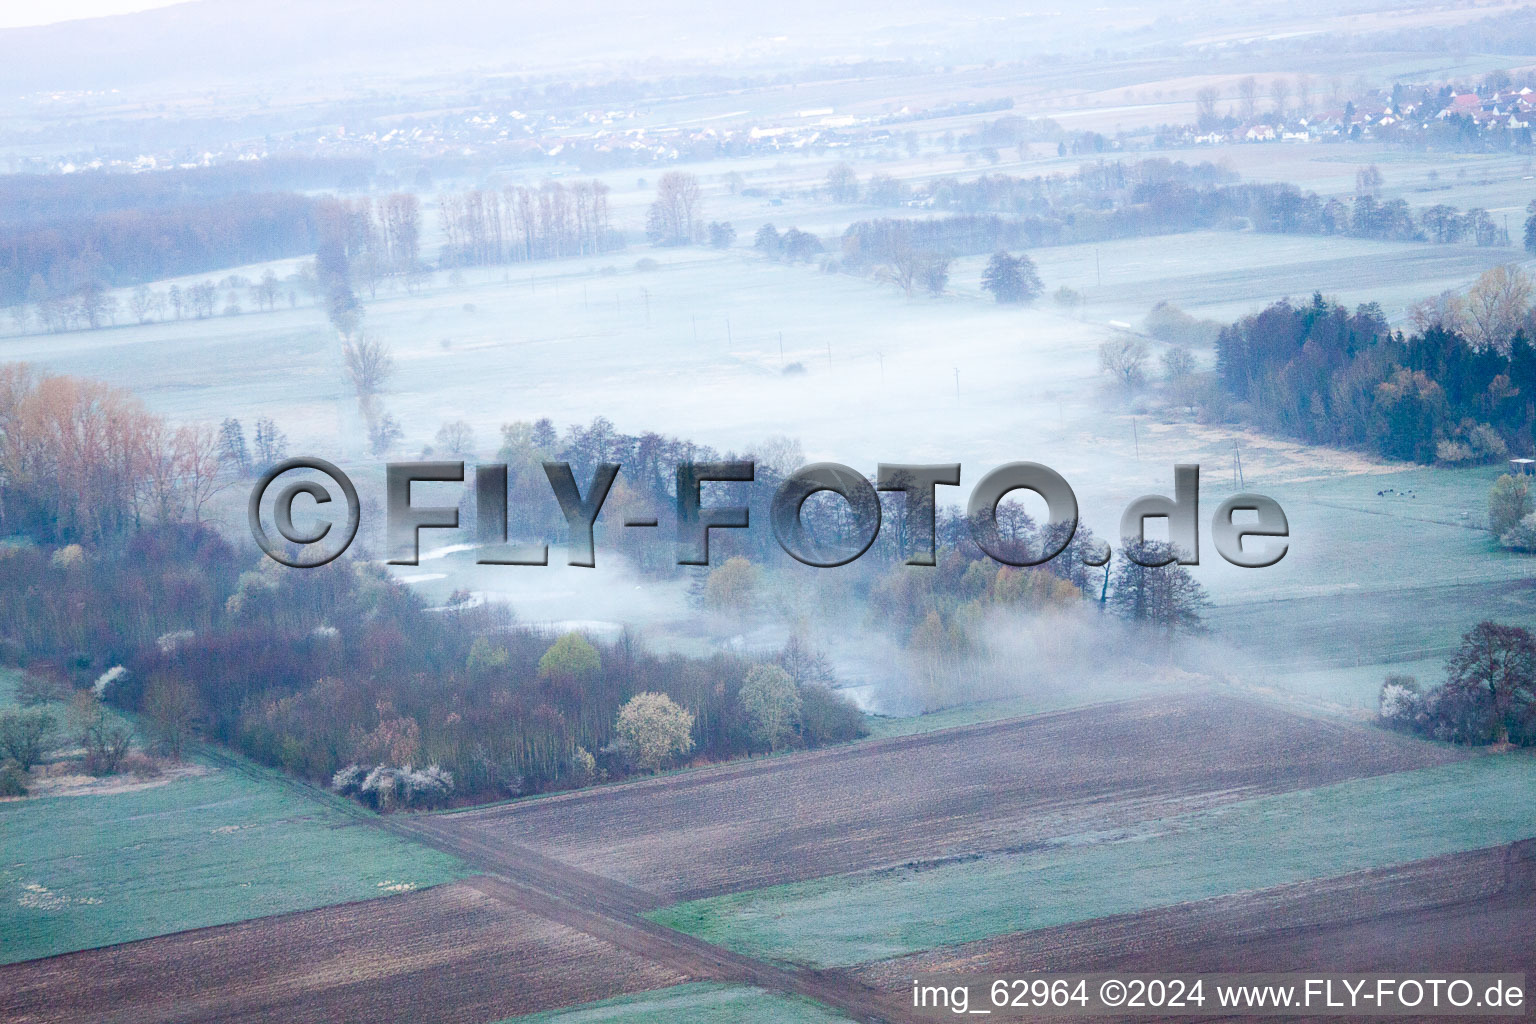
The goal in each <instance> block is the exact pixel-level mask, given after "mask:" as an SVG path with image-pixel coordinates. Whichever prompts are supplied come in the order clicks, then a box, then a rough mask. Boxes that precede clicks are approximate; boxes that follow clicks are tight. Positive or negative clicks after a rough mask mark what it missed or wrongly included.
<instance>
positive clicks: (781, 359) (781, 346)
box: [779, 331, 784, 370]
mask: <svg viewBox="0 0 1536 1024" xmlns="http://www.w3.org/2000/svg"><path fill="white" fill-rule="evenodd" d="M783 368H784V332H783V331H780V332H779V369H781V370H782V369H783Z"/></svg>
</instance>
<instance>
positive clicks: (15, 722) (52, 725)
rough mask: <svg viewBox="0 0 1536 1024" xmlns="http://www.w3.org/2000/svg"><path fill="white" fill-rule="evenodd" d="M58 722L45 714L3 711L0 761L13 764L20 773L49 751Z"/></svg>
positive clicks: (35, 711)
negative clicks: (12, 762)
mask: <svg viewBox="0 0 1536 1024" xmlns="http://www.w3.org/2000/svg"><path fill="white" fill-rule="evenodd" d="M58 727H59V720H58V719H57V718H55V717H54V716H53V715H52V714H50V713H49V712H47V711H42V710H38V709H33V710H28V711H7V712H5V713H4V714H0V759H4V760H7V761H14V762H16V764H17V765H18V766H20V768H21V770H22V771H24V772H25V771H28V770H30V769H31V767H32V766H33V765H35V764H37V763H38V762H39V761H41V760H42V759H43V756H44V755H45V754H47V753H48V752H49V751H50V750H52V749H53V740H54V732H55V730H57V729H58Z"/></svg>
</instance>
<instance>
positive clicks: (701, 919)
mask: <svg viewBox="0 0 1536 1024" xmlns="http://www.w3.org/2000/svg"><path fill="white" fill-rule="evenodd" d="M1533 785H1536V758H1532V757H1531V756H1529V755H1528V754H1512V755H1507V756H1495V757H1480V758H1474V759H1472V760H1469V761H1464V762H1461V763H1458V764H1451V765H1442V766H1436V767H1432V768H1424V769H1420V770H1417V771H1411V772H1402V773H1398V774H1394V775H1386V776H1378V777H1374V778H1367V779H1357V780H1352V781H1348V782H1342V783H1337V784H1334V785H1330V786H1323V787H1318V788H1314V789H1307V790H1298V791H1294V792H1290V793H1282V794H1276V795H1272V796H1265V797H1261V798H1258V799H1255V800H1250V801H1244V802H1241V803H1236V804H1231V805H1227V806H1224V807H1219V808H1215V809H1212V810H1208V811H1202V812H1196V813H1192V814H1186V815H1179V816H1175V817H1171V818H1165V819H1158V820H1151V821H1147V822H1145V823H1143V824H1140V825H1137V826H1134V827H1128V828H1123V829H1115V830H1112V831H1107V832H1085V833H1079V834H1076V835H1070V836H1062V837H1060V838H1058V839H1057V840H1056V841H1055V842H1053V843H1051V844H1042V845H1043V847H1044V848H1041V849H1037V850H1032V851H1029V852H1024V853H1019V854H1012V855H1004V856H999V857H994V858H985V859H982V860H977V861H971V862H968V863H960V864H953V865H945V866H940V867H936V868H933V869H932V870H922V871H909V870H895V871H888V872H882V873H878V874H874V875H871V876H861V877H840V878H832V879H823V880H819V881H814V882H806V883H798V884H791V885H785V886H779V887H775V888H771V889H766V890H759V891H756V892H748V893H741V894H734V895H728V896H720V897H715V898H712V899H706V900H699V901H694V902H691V903H684V904H680V905H676V906H673V907H669V908H666V909H663V910H660V911H656V912H654V913H653V915H652V916H653V917H654V919H655V920H657V921H659V922H661V923H663V924H666V925H668V926H670V927H674V928H680V929H682V930H684V931H687V932H690V933H692V934H695V935H698V936H701V937H703V938H706V939H708V940H710V941H713V942H717V943H719V944H721V945H724V946H726V947H728V948H731V949H735V950H738V951H750V952H752V953H754V954H759V955H763V956H767V957H771V958H776V959H781V960H786V961H793V962H796V963H804V964H811V965H815V966H821V967H832V966H847V965H852V964H858V963H865V962H868V961H872V960H880V959H885V958H887V957H892V956H899V955H902V954H906V953H912V952H916V951H918V950H922V949H929V948H932V947H936V946H947V945H954V944H957V943H962V942H969V941H974V940H977V939H981V938H985V937H987V936H990V935H999V934H1004V933H1008V932H1019V931H1028V930H1033V929H1038V928H1047V927H1051V926H1055V925H1062V924H1066V923H1070V922H1073V921H1084V920H1088V919H1091V918H1096V917H1104V916H1107V915H1111V914H1126V913H1134V912H1137V911H1143V910H1148V909H1151V908H1154V907H1158V906H1167V905H1170V904H1174V903H1181V902H1186V901H1190V900H1199V899H1205V898H1208V897H1212V896H1219V895H1222V894H1224V893H1231V892H1238V891H1244V890H1253V889H1262V888H1267V887H1271V886H1278V885H1283V884H1287V883H1292V882H1298V881H1303V880H1306V879H1311V878H1326V877H1330V876H1335V875H1341V874H1345V873H1348V872H1351V871H1360V870H1364V869H1368V868H1375V867H1384V866H1387V865H1392V864H1398V863H1404V862H1408V861H1413V860H1419V859H1423V858H1427V857H1436V856H1442V855H1445V854H1449V853H1455V852H1458V851H1463V850H1469V849H1476V848H1480V847H1484V846H1493V845H1497V844H1500V843H1508V842H1512V841H1514V840H1517V839H1524V838H1528V837H1531V836H1536V811H1533V809H1532V806H1531V801H1530V794H1531V792H1532V787H1533ZM1469 793H1476V794H1477V797H1476V799H1475V800H1469V799H1468V794H1469Z"/></svg>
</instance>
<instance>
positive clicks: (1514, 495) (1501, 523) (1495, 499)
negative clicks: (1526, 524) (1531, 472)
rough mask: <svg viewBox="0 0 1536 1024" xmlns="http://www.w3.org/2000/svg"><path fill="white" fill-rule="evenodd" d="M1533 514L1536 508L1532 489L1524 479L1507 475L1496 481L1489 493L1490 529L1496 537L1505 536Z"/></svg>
mask: <svg viewBox="0 0 1536 1024" xmlns="http://www.w3.org/2000/svg"><path fill="white" fill-rule="evenodd" d="M1532 512H1536V507H1533V505H1532V502H1531V487H1530V484H1528V483H1527V482H1526V481H1525V478H1524V477H1514V476H1510V475H1509V474H1508V473H1505V474H1504V475H1503V476H1501V477H1499V478H1498V480H1496V481H1494V484H1493V487H1492V488H1490V489H1489V491H1488V529H1489V530H1491V531H1492V532H1493V535H1494V536H1495V537H1502V536H1504V534H1506V533H1508V532H1509V531H1510V530H1512V529H1514V528H1515V526H1516V525H1518V524H1519V522H1520V520H1522V519H1524V518H1525V517H1526V516H1528V515H1530V514H1531V513H1532Z"/></svg>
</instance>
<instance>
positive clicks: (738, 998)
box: [501, 982, 848, 1024]
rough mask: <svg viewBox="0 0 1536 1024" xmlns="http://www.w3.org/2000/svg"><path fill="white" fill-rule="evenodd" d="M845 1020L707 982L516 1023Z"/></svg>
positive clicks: (785, 999) (808, 1023) (793, 1023)
mask: <svg viewBox="0 0 1536 1024" xmlns="http://www.w3.org/2000/svg"><path fill="white" fill-rule="evenodd" d="M847 1019H848V1018H846V1017H844V1016H843V1015H842V1014H840V1013H836V1012H834V1011H832V1010H829V1009H827V1008H826V1007H825V1006H822V1005H821V1004H820V1003H815V1002H812V1001H811V1000H809V999H800V998H796V997H793V996H784V995H777V994H775V993H771V992H765V991H764V990H762V989H760V988H750V987H747V986H740V985H718V984H713V983H708V982H698V983H693V984H688V985H676V986H673V987H671V988H663V989H657V990H656V991H654V992H642V993H640V994H638V995H632V996H620V997H619V998H617V999H605V1000H603V1001H602V1002H597V1003H586V1004H583V1005H581V1006H572V1007H569V1008H568V1009H564V1010H551V1011H549V1012H547V1013H536V1014H533V1015H531V1016H527V1017H513V1018H512V1020H514V1021H517V1022H518V1024H535V1022H537V1024H674V1022H675V1021H688V1022H689V1024H738V1022H741V1021H752V1022H753V1024H832V1022H834V1021H845V1020H847ZM501 1024H510V1022H509V1021H503V1022H501Z"/></svg>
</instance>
